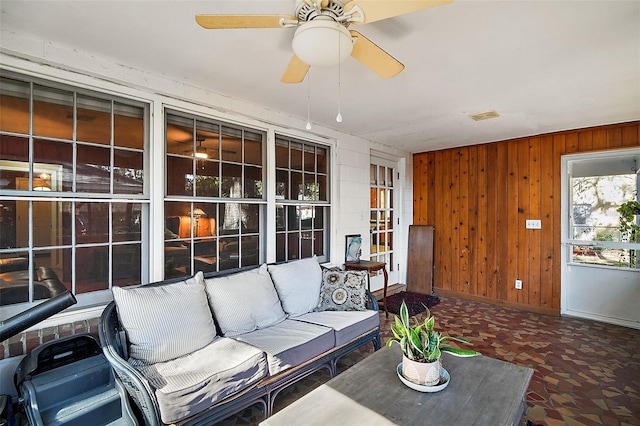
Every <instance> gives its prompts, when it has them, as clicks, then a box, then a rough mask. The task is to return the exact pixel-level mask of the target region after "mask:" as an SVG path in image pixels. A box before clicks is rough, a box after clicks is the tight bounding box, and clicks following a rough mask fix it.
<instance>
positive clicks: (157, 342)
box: [112, 272, 216, 364]
mask: <svg viewBox="0 0 640 426" xmlns="http://www.w3.org/2000/svg"><path fill="white" fill-rule="evenodd" d="M112 292H113V299H114V300H115V302H116V306H117V307H118V315H119V316H120V321H121V322H122V325H123V326H124V329H125V330H126V332H127V336H128V338H129V342H130V343H131V348H130V352H129V353H130V356H131V358H133V359H135V360H139V361H142V362H143V363H146V364H155V363H157V362H164V361H169V360H172V359H175V358H179V357H181V356H184V355H187V354H189V353H191V352H194V351H197V350H198V349H202V348H204V347H205V346H207V345H208V344H209V343H211V342H212V341H213V339H214V338H215V337H216V327H215V324H214V323H213V317H212V316H211V311H210V310H209V305H208V303H207V294H206V293H205V290H204V276H203V275H202V272H198V273H197V274H196V275H195V276H193V277H192V278H189V279H188V280H186V281H180V282H177V283H172V284H165V285H159V286H140V287H135V288H120V287H113V289H112Z"/></svg>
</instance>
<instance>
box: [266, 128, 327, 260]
mask: <svg viewBox="0 0 640 426" xmlns="http://www.w3.org/2000/svg"><path fill="white" fill-rule="evenodd" d="M328 155H329V148H327V147H325V146H322V145H317V144H314V143H311V142H307V141H301V140H297V139H292V138H287V137H285V136H280V135H276V199H277V203H276V261H278V262H281V261H288V260H295V259H302V258H307V257H312V256H314V255H316V256H318V259H319V260H320V261H324V260H327V259H328V253H327V251H328V250H327V248H328V218H329V211H330V209H329V191H328V182H329V172H328V158H329V157H328Z"/></svg>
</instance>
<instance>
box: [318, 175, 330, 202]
mask: <svg viewBox="0 0 640 426" xmlns="http://www.w3.org/2000/svg"><path fill="white" fill-rule="evenodd" d="M327 188H328V185H327V177H326V176H323V175H318V200H319V201H329V194H328V193H327Z"/></svg>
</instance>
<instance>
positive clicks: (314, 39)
mask: <svg viewBox="0 0 640 426" xmlns="http://www.w3.org/2000/svg"><path fill="white" fill-rule="evenodd" d="M291 45H292V47H293V51H294V52H295V54H296V56H297V57H298V58H300V60H301V61H302V62H304V63H305V64H307V65H311V66H313V67H331V66H335V65H338V64H339V63H340V62H342V61H344V60H345V59H346V58H348V57H349V56H350V55H351V51H352V50H353V40H352V38H351V34H349V31H348V30H347V29H346V28H345V27H344V26H343V25H341V24H339V23H337V22H335V21H333V20H314V21H309V22H306V23H304V24H302V25H300V26H299V27H298V29H297V30H296V33H295V35H294V36H293V42H292V44H291Z"/></svg>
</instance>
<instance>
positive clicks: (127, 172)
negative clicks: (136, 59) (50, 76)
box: [0, 72, 148, 309]
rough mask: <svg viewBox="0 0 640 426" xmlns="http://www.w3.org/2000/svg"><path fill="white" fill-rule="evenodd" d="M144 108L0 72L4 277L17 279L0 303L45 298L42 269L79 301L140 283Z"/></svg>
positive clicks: (0, 295) (0, 220)
mask: <svg viewBox="0 0 640 426" xmlns="http://www.w3.org/2000/svg"><path fill="white" fill-rule="evenodd" d="M147 111H148V108H147V106H146V105H144V104H141V103H138V102H134V101H130V100H126V99H121V98H117V97H112V96H108V95H104V94H101V93H94V92H89V91H84V90H80V89H77V88H73V87H67V86H62V85H56V84H52V83H48V82H44V81H40V80H35V79H29V78H25V77H21V76H18V75H14V74H12V73H8V72H7V73H5V72H3V73H2V74H1V75H0V189H1V190H2V196H0V260H1V262H0V264H1V268H2V269H1V270H0V275H1V276H2V279H3V280H4V281H6V282H12V283H13V284H11V285H8V286H5V287H4V288H3V289H2V293H0V304H1V305H12V304H22V303H31V302H34V301H37V300H40V299H45V298H48V297H51V295H52V293H51V289H49V288H47V287H46V286H43V285H40V284H39V279H40V278H42V274H43V272H42V269H40V268H46V270H47V271H49V272H53V273H55V274H56V275H57V277H58V278H59V280H60V281H61V282H62V283H63V285H64V287H65V288H66V289H68V290H71V291H72V292H73V293H74V294H75V295H80V296H81V297H79V298H78V300H79V302H82V300H85V301H87V302H88V303H91V302H96V301H98V300H102V299H100V297H102V296H96V297H94V296H92V294H95V293H96V292H100V291H102V290H109V289H110V288H111V286H114V285H116V286H126V285H132V284H138V283H140V282H141V280H142V272H143V271H142V262H141V259H142V234H143V232H144V229H145V228H144V227H145V224H146V217H147V213H146V211H147V204H148V199H147V198H146V197H145V190H144V187H145V166H144V165H145V161H146V159H145V155H144V147H145V131H144V129H145V128H146V120H147V118H146V117H147V115H148V112H147ZM105 293H106V296H104V297H106V298H108V297H109V296H110V293H109V292H105ZM84 296H87V297H84ZM83 297H84V299H83ZM104 300H107V299H104ZM22 309H24V308H22Z"/></svg>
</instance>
